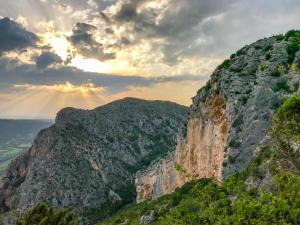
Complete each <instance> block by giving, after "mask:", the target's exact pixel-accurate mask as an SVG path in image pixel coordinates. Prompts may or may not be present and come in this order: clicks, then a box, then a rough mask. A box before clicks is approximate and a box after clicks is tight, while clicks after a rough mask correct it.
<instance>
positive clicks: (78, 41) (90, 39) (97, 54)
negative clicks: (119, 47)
mask: <svg viewBox="0 0 300 225" xmlns="http://www.w3.org/2000/svg"><path fill="white" fill-rule="evenodd" d="M96 29H97V28H96V27H95V26H93V25H90V24H86V23H77V24H76V25H75V27H74V29H73V33H72V35H71V36H70V37H69V38H68V40H69V41H70V42H71V43H72V45H73V46H74V47H75V48H76V50H77V51H78V53H79V54H81V55H82V56H84V57H87V58H94V59H98V60H100V61H105V60H109V59H114V58H115V53H107V52H104V49H103V45H102V44H101V43H99V42H98V41H96V40H95V33H94V32H95V31H96Z"/></svg>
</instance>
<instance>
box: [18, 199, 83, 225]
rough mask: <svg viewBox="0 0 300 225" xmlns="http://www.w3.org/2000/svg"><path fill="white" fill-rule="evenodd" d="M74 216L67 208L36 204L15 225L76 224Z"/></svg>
mask: <svg viewBox="0 0 300 225" xmlns="http://www.w3.org/2000/svg"><path fill="white" fill-rule="evenodd" d="M78 224H79V222H78V221H77V220H76V216H75V214H74V213H73V212H71V211H70V210H67V209H53V208H49V207H48V206H47V205H46V204H44V203H39V204H37V205H36V206H35V207H34V208H33V209H31V210H30V211H29V212H28V213H26V214H24V215H23V216H21V217H20V218H19V219H18V220H17V222H16V223H15V225H78Z"/></svg>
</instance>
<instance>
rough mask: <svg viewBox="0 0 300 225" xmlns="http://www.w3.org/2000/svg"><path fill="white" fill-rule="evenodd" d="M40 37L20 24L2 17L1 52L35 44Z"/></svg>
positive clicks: (0, 28)
mask: <svg viewBox="0 0 300 225" xmlns="http://www.w3.org/2000/svg"><path fill="white" fill-rule="evenodd" d="M37 41H38V37H37V36H36V35H35V34H34V33H32V32H29V31H27V30H25V28H23V27H22V26H21V25H20V24H18V23H16V22H14V21H12V20H11V19H10V18H8V17H5V18H3V19H0V54H1V53H4V52H8V51H12V50H22V49H25V48H27V47H30V46H35V44H36V42H37Z"/></svg>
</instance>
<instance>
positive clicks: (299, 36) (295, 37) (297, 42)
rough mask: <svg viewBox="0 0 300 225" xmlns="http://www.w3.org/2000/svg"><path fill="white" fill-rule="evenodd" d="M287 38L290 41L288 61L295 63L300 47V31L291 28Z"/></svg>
mask: <svg viewBox="0 0 300 225" xmlns="http://www.w3.org/2000/svg"><path fill="white" fill-rule="evenodd" d="M285 40H286V41H288V46H287V53H288V54H289V58H288V63H290V64H291V63H293V62H294V59H295V55H296V52H297V51H299V49H300V31H296V30H291V31H289V32H287V33H286V35H285Z"/></svg>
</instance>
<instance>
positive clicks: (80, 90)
mask: <svg viewBox="0 0 300 225" xmlns="http://www.w3.org/2000/svg"><path fill="white" fill-rule="evenodd" d="M14 87H15V88H22V89H26V90H29V91H33V90H35V91H38V90H44V91H56V92H62V93H77V94H81V95H84V96H86V95H100V94H101V93H103V92H104V91H105V89H104V88H103V87H96V86H95V85H94V84H93V83H85V84H81V85H74V84H72V83H70V82H68V81H67V82H65V83H64V84H55V85H29V84H21V85H14Z"/></svg>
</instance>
